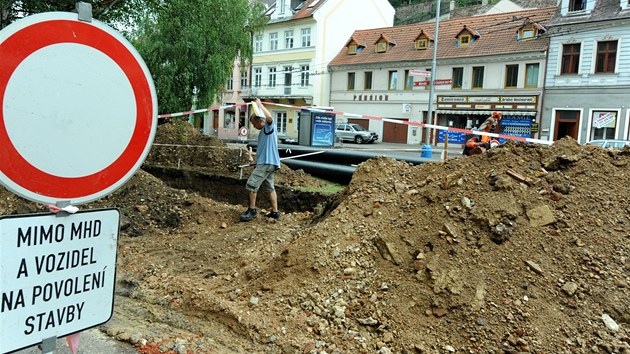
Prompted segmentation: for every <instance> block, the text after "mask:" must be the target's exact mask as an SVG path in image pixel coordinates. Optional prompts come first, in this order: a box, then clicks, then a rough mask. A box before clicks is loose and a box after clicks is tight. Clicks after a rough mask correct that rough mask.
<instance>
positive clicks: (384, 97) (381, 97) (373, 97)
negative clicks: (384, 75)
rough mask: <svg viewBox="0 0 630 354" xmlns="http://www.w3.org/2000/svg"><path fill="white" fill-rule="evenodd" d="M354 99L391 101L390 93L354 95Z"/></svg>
mask: <svg viewBox="0 0 630 354" xmlns="http://www.w3.org/2000/svg"><path fill="white" fill-rule="evenodd" d="M353 100H354V101H389V95H374V94H370V95H365V94H363V95H361V94H359V95H354V97H353Z"/></svg>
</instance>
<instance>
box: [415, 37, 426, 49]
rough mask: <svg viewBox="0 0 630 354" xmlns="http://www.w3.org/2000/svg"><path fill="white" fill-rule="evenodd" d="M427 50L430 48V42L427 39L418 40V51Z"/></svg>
mask: <svg viewBox="0 0 630 354" xmlns="http://www.w3.org/2000/svg"><path fill="white" fill-rule="evenodd" d="M427 48H429V40H428V39H427V38H422V39H418V40H416V49H427Z"/></svg>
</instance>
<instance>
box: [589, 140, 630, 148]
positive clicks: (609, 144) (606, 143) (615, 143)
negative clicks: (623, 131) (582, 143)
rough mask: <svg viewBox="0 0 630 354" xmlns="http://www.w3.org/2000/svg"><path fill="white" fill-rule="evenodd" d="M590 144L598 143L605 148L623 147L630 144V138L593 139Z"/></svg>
mask: <svg viewBox="0 0 630 354" xmlns="http://www.w3.org/2000/svg"><path fill="white" fill-rule="evenodd" d="M587 144H588V145H597V146H599V147H601V148H604V149H619V150H621V149H623V148H624V146H630V140H617V139H597V140H591V141H589V142H588V143H587Z"/></svg>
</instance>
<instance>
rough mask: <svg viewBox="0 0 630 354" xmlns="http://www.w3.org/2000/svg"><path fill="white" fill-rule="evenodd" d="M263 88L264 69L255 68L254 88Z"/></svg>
mask: <svg viewBox="0 0 630 354" xmlns="http://www.w3.org/2000/svg"><path fill="white" fill-rule="evenodd" d="M260 86H262V69H261V68H254V87H260Z"/></svg>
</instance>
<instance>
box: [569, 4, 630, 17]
mask: <svg viewBox="0 0 630 354" xmlns="http://www.w3.org/2000/svg"><path fill="white" fill-rule="evenodd" d="M621 1H623V2H624V3H625V2H626V1H627V0H621ZM560 2H561V3H562V5H561V6H560V14H561V15H562V16H575V15H577V16H581V15H585V14H589V13H591V12H592V11H593V9H594V8H595V3H596V2H597V1H596V0H561V1H560ZM622 9H623V6H622Z"/></svg>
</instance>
